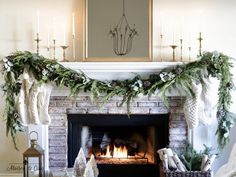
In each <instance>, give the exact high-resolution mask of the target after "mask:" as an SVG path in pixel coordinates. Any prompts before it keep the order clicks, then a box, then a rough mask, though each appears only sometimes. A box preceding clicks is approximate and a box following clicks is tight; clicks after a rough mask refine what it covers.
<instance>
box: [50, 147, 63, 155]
mask: <svg viewBox="0 0 236 177" xmlns="http://www.w3.org/2000/svg"><path fill="white" fill-rule="evenodd" d="M66 151H67V150H66V146H49V153H51V154H66Z"/></svg>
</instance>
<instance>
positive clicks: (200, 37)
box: [197, 32, 203, 56]
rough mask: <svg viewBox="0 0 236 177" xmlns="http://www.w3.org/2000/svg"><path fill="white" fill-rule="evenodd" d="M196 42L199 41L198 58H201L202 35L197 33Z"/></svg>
mask: <svg viewBox="0 0 236 177" xmlns="http://www.w3.org/2000/svg"><path fill="white" fill-rule="evenodd" d="M197 40H198V41H199V56H202V40H203V38H202V33H201V32H200V33H199V38H197Z"/></svg>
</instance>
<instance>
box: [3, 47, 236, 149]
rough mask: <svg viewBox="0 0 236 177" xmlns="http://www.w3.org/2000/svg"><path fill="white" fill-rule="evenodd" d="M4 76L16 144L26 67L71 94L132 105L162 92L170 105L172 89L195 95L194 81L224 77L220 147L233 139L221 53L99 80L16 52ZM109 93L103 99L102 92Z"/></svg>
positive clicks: (227, 69) (229, 81) (226, 75)
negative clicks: (144, 75) (19, 98)
mask: <svg viewBox="0 0 236 177" xmlns="http://www.w3.org/2000/svg"><path fill="white" fill-rule="evenodd" d="M3 61H4V65H3V75H4V80H5V83H4V85H3V87H2V89H3V91H4V92H5V101H6V107H5V117H6V127H7V135H8V134H10V135H11V137H12V139H13V142H14V145H15V147H16V139H15V138H16V134H17V132H18V131H22V130H23V127H22V125H21V123H20V122H19V121H18V117H19V114H18V112H17V111H16V109H15V98H16V96H17V95H18V93H19V91H20V88H21V80H20V76H21V75H22V73H23V72H24V70H26V71H27V72H30V73H32V74H33V76H34V77H35V79H36V80H37V81H38V82H39V83H47V82H53V83H55V84H56V85H57V86H59V87H60V86H66V87H68V88H70V93H71V96H73V97H76V96H77V95H78V94H79V93H80V92H81V91H85V92H87V91H89V92H91V99H92V100H93V101H94V102H95V101H97V102H102V103H105V102H107V101H108V100H109V99H110V98H111V97H113V96H115V95H117V96H121V97H123V101H122V103H121V105H122V104H124V103H126V104H127V111H128V113H129V104H130V102H132V100H134V99H135V98H136V97H138V95H139V94H143V95H149V96H150V95H159V96H161V97H162V98H163V100H164V102H165V103H166V105H168V101H167V97H166V92H167V91H170V90H171V89H175V90H178V91H179V92H180V93H185V94H187V96H194V91H193V90H192V87H191V84H192V82H196V83H198V84H202V86H203V88H204V86H205V83H204V78H209V77H216V78H218V79H219V80H220V87H219V90H218V95H219V100H218V113H217V118H218V129H217V132H216V134H217V135H218V144H219V148H220V149H222V148H223V147H224V146H225V145H226V143H227V142H228V141H229V132H230V129H231V128H232V127H233V125H234V121H235V115H234V114H232V113H231V112H230V111H229V107H230V105H231V102H232V101H231V94H230V92H231V90H232V89H233V88H234V85H233V83H232V74H231V73H230V68H231V67H232V64H231V63H230V58H229V57H228V56H225V55H223V54H219V53H217V52H212V53H210V52H206V53H204V54H203V56H201V57H200V58H199V59H198V60H197V61H194V62H191V63H188V64H183V65H181V66H176V67H175V68H166V69H164V70H162V71H161V72H159V73H155V74H151V75H149V77H148V78H146V79H145V78H141V77H140V76H136V77H134V78H133V79H130V80H128V79H127V80H122V81H121V80H112V81H99V80H95V79H92V78H89V77H88V76H86V75H85V74H84V73H83V72H80V73H78V72H76V71H73V70H71V69H68V68H65V67H64V66H62V65H61V64H59V63H58V62H56V61H53V60H49V59H46V58H44V57H43V56H39V55H37V54H34V53H31V52H27V51H26V52H16V53H13V54H12V55H9V56H7V57H5V58H4V59H3ZM101 94H105V96H103V97H102V98H101V97H99V95H101Z"/></svg>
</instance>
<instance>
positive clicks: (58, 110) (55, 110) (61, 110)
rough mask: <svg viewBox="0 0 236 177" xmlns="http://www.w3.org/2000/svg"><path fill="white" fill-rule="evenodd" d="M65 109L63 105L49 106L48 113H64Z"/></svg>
mask: <svg viewBox="0 0 236 177" xmlns="http://www.w3.org/2000/svg"><path fill="white" fill-rule="evenodd" d="M66 109H67V108H65V107H61V108H58V107H49V108H48V113H49V114H54V113H55V114H59V113H61V114H66Z"/></svg>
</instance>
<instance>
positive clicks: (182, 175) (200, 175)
mask: <svg viewBox="0 0 236 177" xmlns="http://www.w3.org/2000/svg"><path fill="white" fill-rule="evenodd" d="M160 177H212V172H211V170H208V171H207V172H201V171H187V172H177V171H169V170H165V169H163V167H162V165H160Z"/></svg>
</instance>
